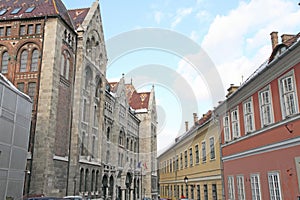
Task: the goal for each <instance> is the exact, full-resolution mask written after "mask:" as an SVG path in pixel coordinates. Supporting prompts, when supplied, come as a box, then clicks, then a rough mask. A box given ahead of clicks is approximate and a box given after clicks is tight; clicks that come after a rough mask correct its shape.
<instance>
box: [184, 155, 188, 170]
mask: <svg viewBox="0 0 300 200" xmlns="http://www.w3.org/2000/svg"><path fill="white" fill-rule="evenodd" d="M187 166H188V160H187V151H185V152H184V167H187Z"/></svg>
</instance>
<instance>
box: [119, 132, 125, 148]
mask: <svg viewBox="0 0 300 200" xmlns="http://www.w3.org/2000/svg"><path fill="white" fill-rule="evenodd" d="M123 137H124V136H123V131H122V130H121V131H120V134H119V145H122V146H123V142H124V141H123V140H124V138H123Z"/></svg>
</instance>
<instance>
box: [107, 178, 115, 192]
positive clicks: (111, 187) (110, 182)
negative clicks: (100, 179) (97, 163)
mask: <svg viewBox="0 0 300 200" xmlns="http://www.w3.org/2000/svg"><path fill="white" fill-rule="evenodd" d="M114 182H115V181H114V177H113V176H112V175H111V176H110V177H109V189H108V195H109V196H111V197H112V196H113V193H114Z"/></svg>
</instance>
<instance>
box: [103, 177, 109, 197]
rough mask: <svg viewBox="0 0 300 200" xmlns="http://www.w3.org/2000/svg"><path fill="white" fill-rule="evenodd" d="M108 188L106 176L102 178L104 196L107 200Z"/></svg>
mask: <svg viewBox="0 0 300 200" xmlns="http://www.w3.org/2000/svg"><path fill="white" fill-rule="evenodd" d="M107 186H108V178H107V175H104V176H103V178H102V194H103V197H104V198H106V196H107V192H106V189H107Z"/></svg>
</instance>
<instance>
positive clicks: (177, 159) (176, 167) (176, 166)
mask: <svg viewBox="0 0 300 200" xmlns="http://www.w3.org/2000/svg"><path fill="white" fill-rule="evenodd" d="M178 161H179V156H178V155H176V165H175V170H178V167H179V166H178Z"/></svg>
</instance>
